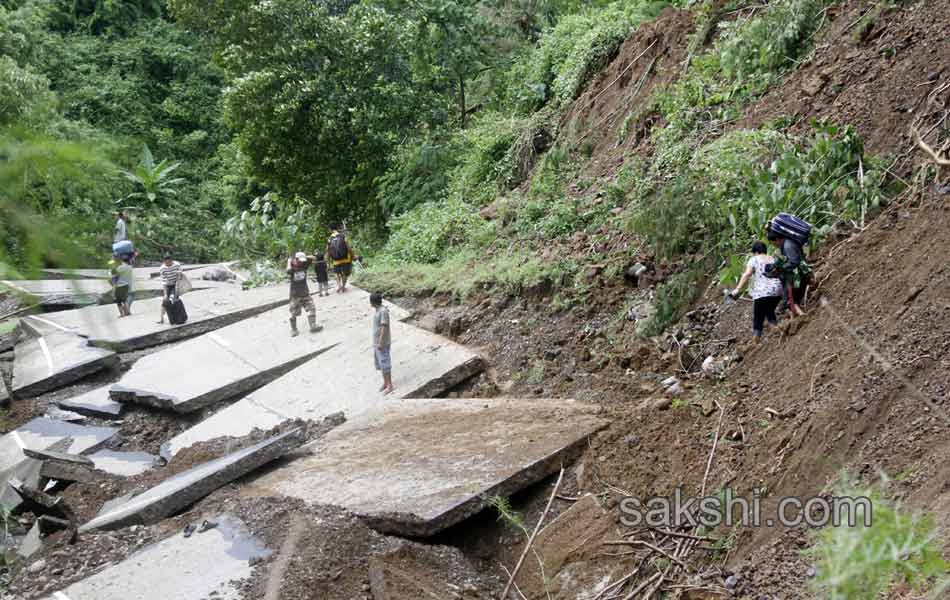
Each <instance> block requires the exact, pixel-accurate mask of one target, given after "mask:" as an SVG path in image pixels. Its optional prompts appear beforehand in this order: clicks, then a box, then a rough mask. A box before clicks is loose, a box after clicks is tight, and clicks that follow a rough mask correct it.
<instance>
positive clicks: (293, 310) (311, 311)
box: [287, 252, 323, 337]
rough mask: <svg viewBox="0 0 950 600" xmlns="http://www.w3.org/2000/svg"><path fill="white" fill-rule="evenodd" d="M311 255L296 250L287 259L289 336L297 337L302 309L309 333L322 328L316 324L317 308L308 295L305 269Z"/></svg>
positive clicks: (308, 266)
mask: <svg viewBox="0 0 950 600" xmlns="http://www.w3.org/2000/svg"><path fill="white" fill-rule="evenodd" d="M312 260H314V257H313V256H307V255H306V254H304V253H303V252H297V253H296V254H294V255H293V256H292V257H290V258H288V259H287V274H288V275H289V276H290V337H297V335H299V333H300V332H299V331H297V317H299V316H300V313H301V312H303V311H304V310H306V311H307V322H308V323H310V333H316V332H318V331H320V330H321V329H323V327H321V326H319V325H317V309H316V307H315V306H314V305H313V298H311V297H310V286H309V285H307V270H308V269H309V268H310V262H311V261H312Z"/></svg>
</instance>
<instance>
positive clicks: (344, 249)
mask: <svg viewBox="0 0 950 600" xmlns="http://www.w3.org/2000/svg"><path fill="white" fill-rule="evenodd" d="M349 254H350V248H349V246H347V245H346V238H344V237H343V234H337V235H335V236H333V237H331V238H330V258H332V259H333V260H344V259H345V258H346V257H347V256H349Z"/></svg>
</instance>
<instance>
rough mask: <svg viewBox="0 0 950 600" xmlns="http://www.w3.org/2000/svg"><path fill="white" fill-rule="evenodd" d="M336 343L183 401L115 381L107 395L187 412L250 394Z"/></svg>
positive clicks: (121, 401) (129, 401) (120, 401)
mask: <svg viewBox="0 0 950 600" xmlns="http://www.w3.org/2000/svg"><path fill="white" fill-rule="evenodd" d="M336 346H337V344H332V345H330V346H327V347H326V348H320V349H319V350H317V351H315V352H310V353H308V354H306V355H304V356H301V357H299V358H296V359H294V360H292V361H290V362H286V363H283V364H280V365H277V366H276V367H273V368H271V369H267V370H265V371H258V372H257V373H254V374H252V375H250V376H248V377H244V378H242V379H238V380H236V381H233V382H231V383H229V384H227V385H225V386H222V387H220V388H217V389H215V390H212V391H210V392H208V393H205V394H201V395H199V396H196V397H194V398H192V399H190V400H187V401H184V402H182V401H181V400H180V399H178V398H175V397H173V396H167V395H163V394H159V393H156V392H151V391H148V390H139V389H134V388H129V387H125V386H123V385H120V384H115V385H113V386H112V387H111V388H109V397H110V398H112V399H113V400H115V401H116V402H119V403H128V404H142V405H145V406H150V407H152V408H159V409H162V410H169V411H173V412H176V413H178V414H188V413H192V412H195V411H197V410H202V409H204V408H207V407H209V406H211V405H213V404H217V403H218V402H222V401H224V400H229V399H232V398H235V397H236V396H242V395H246V394H249V393H251V392H253V391H254V390H257V389H258V388H261V387H263V386H265V385H267V384H268V383H270V382H272V381H274V380H275V379H277V378H278V377H280V376H282V375H285V374H287V373H289V372H290V371H292V370H294V369H296V368H297V367H299V366H300V365H302V364H304V363H305V362H307V361H309V360H311V359H313V358H315V357H317V356H319V355H321V354H323V353H324V352H327V351H328V350H331V349H332V348H334V347H336Z"/></svg>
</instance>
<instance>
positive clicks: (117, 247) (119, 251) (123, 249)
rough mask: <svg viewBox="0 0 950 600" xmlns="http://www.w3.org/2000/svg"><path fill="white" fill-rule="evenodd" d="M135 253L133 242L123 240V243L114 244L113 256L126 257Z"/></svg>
mask: <svg viewBox="0 0 950 600" xmlns="http://www.w3.org/2000/svg"><path fill="white" fill-rule="evenodd" d="M133 252H135V248H133V247H132V242H131V241H130V240H122V241H121V242H116V243H114V244H112V255H113V256H125V255H127V254H132V253H133Z"/></svg>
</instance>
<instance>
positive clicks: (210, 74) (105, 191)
mask: <svg viewBox="0 0 950 600" xmlns="http://www.w3.org/2000/svg"><path fill="white" fill-rule="evenodd" d="M163 5H164V3H163V2H160V1H158V0H137V1H128V2H106V1H89V2H79V3H74V2H71V1H70V2H67V1H66V0H7V1H5V2H2V3H0V97H2V100H0V147H2V148H0V173H2V175H0V177H2V178H3V180H4V184H3V185H2V189H0V211H2V217H0V228H2V230H3V231H2V235H0V238H2V242H0V263H3V264H5V265H6V267H5V268H8V269H12V270H16V271H29V270H30V269H34V268H36V267H38V266H41V265H43V264H52V263H55V264H58V265H65V266H76V265H80V264H81V265H83V266H95V265H100V264H103V263H104V262H105V258H106V256H107V255H108V252H109V250H108V249H109V246H110V244H111V234H112V224H113V222H114V213H115V208H116V206H117V205H120V206H121V205H123V204H124V203H125V200H126V199H127V198H128V197H129V196H130V195H132V194H135V193H141V194H144V195H145V197H148V196H149V195H151V194H153V193H154V192H155V191H156V190H157V189H163V190H164V191H168V190H172V189H174V190H175V191H177V192H178V193H177V195H175V196H172V195H171V194H165V193H163V192H161V191H159V192H158V193H157V194H156V195H155V198H154V201H149V202H148V203H147V204H145V205H137V204H136V205H135V206H133V208H132V210H131V211H130V213H131V217H132V220H131V226H130V234H131V235H132V237H133V239H134V240H135V241H136V242H137V246H138V249H139V250H140V251H141V252H142V253H143V254H144V256H145V258H154V257H155V255H156V254H158V253H160V252H162V251H164V250H165V249H174V250H175V252H176V254H177V255H178V256H180V257H182V258H183V259H188V260H207V259H210V258H215V257H217V255H218V243H217V242H218V230H219V227H218V226H217V223H218V222H220V221H221V220H222V218H223V217H224V216H226V215H227V214H228V213H229V212H233V211H235V210H236V209H237V208H239V207H240V206H241V204H242V203H243V202H249V199H245V198H246V196H244V195H243V190H242V189H241V185H240V184H238V185H235V183H237V182H236V181H235V180H236V179H239V178H240V177H242V175H241V171H240V166H241V161H240V160H233V157H234V154H233V153H232V152H229V151H228V147H229V146H228V145H229V143H230V141H231V137H232V135H231V134H230V133H229V132H228V131H227V129H226V127H225V126H224V124H223V123H222V121H221V119H220V116H219V111H218V103H219V99H220V95H221V90H222V88H223V86H224V79H223V73H222V72H221V70H220V69H219V68H218V67H216V66H215V65H214V64H213V62H212V57H211V52H210V49H209V48H207V47H205V46H204V45H203V44H202V43H201V41H200V39H199V38H198V37H197V36H195V35H193V34H190V33H188V32H186V31H184V30H183V29H181V28H180V27H178V26H177V25H175V24H174V23H173V22H171V21H170V20H169V19H168V17H167V15H166V13H165V10H164V7H163ZM143 145H147V147H149V148H151V150H153V151H155V153H156V155H158V156H161V157H169V158H172V157H173V158H174V159H175V160H176V161H179V162H180V167H179V168H178V169H177V170H176V171H175V175H176V176H177V177H176V178H175V179H178V181H175V182H174V183H170V182H169V181H166V182H165V185H164V186H161V187H160V188H153V189H148V188H147V187H143V184H144V185H145V186H149V185H151V183H149V182H148V181H147V180H146V179H147V178H146V173H144V172H141V171H138V172H136V176H137V177H139V178H140V179H139V180H138V181H133V180H131V179H126V178H125V177H123V175H122V172H123V171H136V169H137V167H136V164H137V163H138V162H139V156H140V154H141V150H142V148H143ZM153 166H154V164H153ZM168 166H169V165H167V164H166V165H165V166H164V167H162V168H160V169H159V170H158V172H156V173H152V175H158V174H159V173H161V171H162V170H163V169H165V168H167V167H168ZM167 175H168V173H167V172H166V178H167V179H169V180H171V181H174V180H173V179H171V178H168V177H167ZM229 177H230V178H231V179H230V180H229ZM7 181H13V182H22V183H14V184H11V185H7V184H6V182H7ZM157 183H159V184H161V182H160V181H159V182H157Z"/></svg>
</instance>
